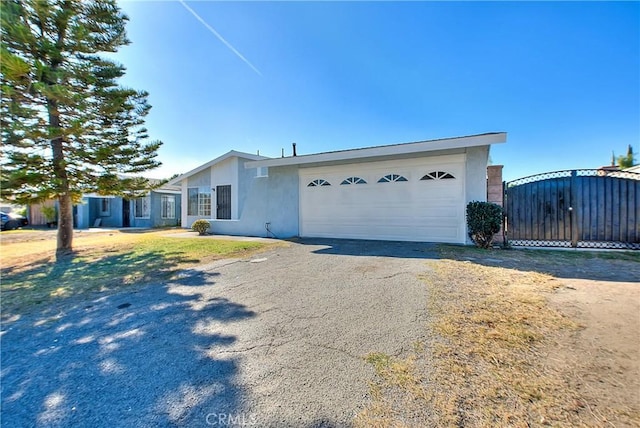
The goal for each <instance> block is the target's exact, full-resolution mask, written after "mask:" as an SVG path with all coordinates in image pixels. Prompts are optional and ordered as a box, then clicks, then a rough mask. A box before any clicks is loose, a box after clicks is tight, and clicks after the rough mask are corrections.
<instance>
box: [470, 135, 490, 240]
mask: <svg viewBox="0 0 640 428" xmlns="http://www.w3.org/2000/svg"><path fill="white" fill-rule="evenodd" d="M488 163H489V146H478V147H469V148H467V154H466V166H465V168H466V175H467V182H466V185H465V194H466V200H465V211H466V205H467V204H468V203H469V202H471V201H486V200H487V164H488ZM465 218H466V216H465ZM464 227H465V234H466V243H467V244H473V241H471V238H469V234H468V231H467V222H466V221H465V225H464Z"/></svg>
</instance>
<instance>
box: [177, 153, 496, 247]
mask: <svg viewBox="0 0 640 428" xmlns="http://www.w3.org/2000/svg"><path fill="white" fill-rule="evenodd" d="M448 154H459V156H463V158H464V167H463V168H464V197H463V202H464V204H465V206H464V207H461V209H462V210H464V209H465V208H466V203H468V202H470V201H474V200H477V201H486V199H487V181H486V180H487V175H486V174H487V169H486V168H487V161H488V156H489V146H478V147H468V148H466V149H464V150H460V149H456V150H455V151H448V152H447V151H441V152H439V153H437V156H442V155H448ZM435 155H436V153H434V154H433V155H426V157H432V156H435ZM422 156H425V155H422ZM407 158H410V157H405V159H407ZM248 161H250V160H249V159H244V158H238V157H232V158H230V159H226V160H224V161H222V162H220V163H218V164H215V165H213V166H211V167H209V168H207V169H205V170H203V171H200V172H198V173H196V174H194V175H193V176H191V177H187V178H185V180H183V181H182V197H181V206H182V213H183V215H182V226H183V227H191V225H192V224H193V222H194V221H195V220H196V219H198V218H200V217H197V216H187V215H186V210H187V189H188V188H189V187H200V186H202V187H204V186H209V187H210V188H215V187H216V186H218V185H225V184H230V185H231V186H232V195H233V196H232V198H233V199H232V219H231V220H222V219H220V220H217V219H215V211H216V209H215V205H216V195H215V192H212V193H211V198H212V204H211V205H212V207H211V211H212V215H211V218H207V219H206V220H208V221H209V222H210V224H211V228H210V231H211V232H212V233H215V234H225V235H246V236H276V237H278V238H289V237H293V236H298V235H299V234H300V179H299V166H298V165H289V166H272V167H269V169H268V175H267V176H266V177H257V169H256V168H245V167H244V163H245V162H248ZM366 162H367V161H366V160H358V161H357V162H354V163H366ZM339 164H343V165H344V164H345V163H344V162H340V163H339ZM325 165H327V166H328V164H325ZM266 223H269V224H270V233H269V232H267V230H266V228H265V225H266ZM465 223H466V222H465ZM464 231H465V240H467V242H470V241H468V239H467V238H466V224H465V225H464Z"/></svg>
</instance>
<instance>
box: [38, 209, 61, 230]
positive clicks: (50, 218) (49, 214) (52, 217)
mask: <svg viewBox="0 0 640 428" xmlns="http://www.w3.org/2000/svg"><path fill="white" fill-rule="evenodd" d="M41 211H42V215H43V216H44V219H45V221H46V222H47V226H49V227H51V226H53V225H54V224H56V223H57V222H58V210H56V207H55V206H53V205H43V206H42V208H41Z"/></svg>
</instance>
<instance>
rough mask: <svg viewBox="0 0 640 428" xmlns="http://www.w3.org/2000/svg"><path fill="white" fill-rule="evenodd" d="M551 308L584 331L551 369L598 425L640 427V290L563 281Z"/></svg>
mask: <svg viewBox="0 0 640 428" xmlns="http://www.w3.org/2000/svg"><path fill="white" fill-rule="evenodd" d="M562 284H563V287H562V288H560V289H559V290H558V292H556V293H554V294H552V295H551V296H550V298H549V303H550V306H551V307H552V308H555V309H556V310H558V311H560V312H562V313H565V314H567V315H569V316H570V317H571V318H572V319H574V320H576V321H577V322H578V323H580V325H582V326H583V328H581V329H580V330H578V331H576V332H575V333H574V334H573V335H571V336H570V337H568V338H566V339H565V340H563V341H561V342H559V343H558V346H557V347H556V348H555V349H553V350H552V351H551V353H550V354H549V357H548V364H549V365H550V366H552V367H554V368H555V369H556V370H561V371H562V372H563V373H564V374H565V381H566V383H567V385H568V386H569V388H571V389H572V390H574V391H576V393H577V394H578V395H579V396H580V397H582V398H583V404H584V406H585V407H586V409H587V411H588V412H589V413H590V414H591V416H592V419H593V422H594V425H596V424H597V425H600V426H640V284H639V283H633V282H614V281H594V280H586V279H563V280H562Z"/></svg>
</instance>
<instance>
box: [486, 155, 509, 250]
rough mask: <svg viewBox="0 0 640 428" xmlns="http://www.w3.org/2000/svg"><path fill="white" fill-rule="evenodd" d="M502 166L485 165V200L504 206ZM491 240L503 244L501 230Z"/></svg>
mask: <svg viewBox="0 0 640 428" xmlns="http://www.w3.org/2000/svg"><path fill="white" fill-rule="evenodd" d="M502 168H503V165H489V166H488V167H487V202H493V203H494V204H498V205H500V206H501V207H504V186H503V184H502ZM503 225H504V222H503ZM503 227H504V226H503ZM501 229H503V228H501ZM493 242H495V243H499V244H504V242H505V240H504V233H503V230H500V231H499V232H498V233H496V234H495V235H494V237H493Z"/></svg>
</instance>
